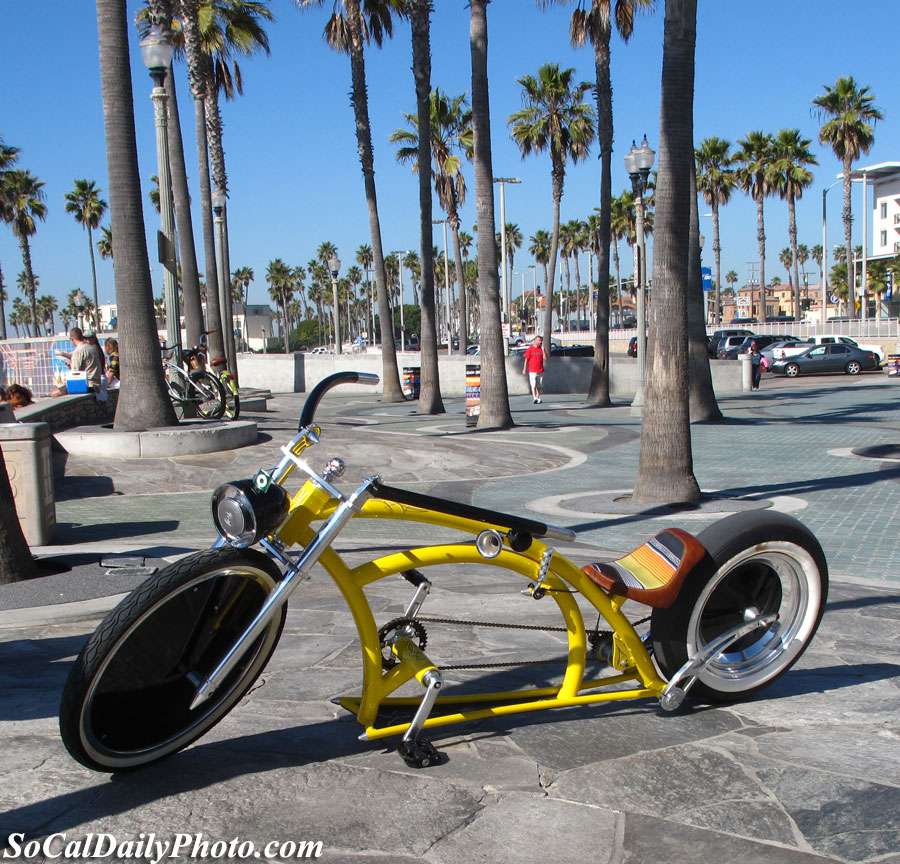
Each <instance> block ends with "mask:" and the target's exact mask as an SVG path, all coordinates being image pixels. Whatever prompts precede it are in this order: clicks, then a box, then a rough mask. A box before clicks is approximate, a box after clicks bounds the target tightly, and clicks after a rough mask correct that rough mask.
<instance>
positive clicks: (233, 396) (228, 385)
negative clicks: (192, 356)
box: [200, 330, 241, 420]
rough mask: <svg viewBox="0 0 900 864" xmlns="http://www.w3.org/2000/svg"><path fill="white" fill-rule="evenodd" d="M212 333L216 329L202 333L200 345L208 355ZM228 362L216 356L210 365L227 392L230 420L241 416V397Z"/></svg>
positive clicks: (226, 410) (223, 390)
mask: <svg viewBox="0 0 900 864" xmlns="http://www.w3.org/2000/svg"><path fill="white" fill-rule="evenodd" d="M210 333H215V330H204V331H203V333H201V334H200V347H201V350H203V351H204V352H206V355H208V354H209V341H208V339H207V337H208V336H209V335H210ZM226 363H227V361H226V360H225V358H224V357H214V358H212V359H211V360H210V361H209V365H210V367H211V368H212V370H213V372H212V374H213V375H215V376H216V377H218V379H219V381H220V382H221V384H222V392H223V393H224V394H225V412H224V416H225V417H227V418H228V419H229V420H237V418H238V417H240V416H241V397H240V395H239V394H238V387H237V383H236V382H235V380H234V375H232V374H231V371H230V370H229V369H228V366H227V365H226Z"/></svg>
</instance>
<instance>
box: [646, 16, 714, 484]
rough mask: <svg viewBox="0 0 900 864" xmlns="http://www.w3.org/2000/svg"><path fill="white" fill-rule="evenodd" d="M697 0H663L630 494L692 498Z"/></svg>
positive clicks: (693, 481)
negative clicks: (649, 281)
mask: <svg viewBox="0 0 900 864" xmlns="http://www.w3.org/2000/svg"><path fill="white" fill-rule="evenodd" d="M696 27H697V0H666V18H665V25H664V30H663V64H662V87H661V94H660V134H659V138H660V144H659V173H658V185H657V188H656V224H655V231H654V240H653V304H652V306H651V307H650V308H651V323H650V337H651V338H650V340H649V350H648V352H647V355H648V356H647V377H646V388H645V399H644V407H643V411H642V417H641V448H640V457H639V461H638V476H637V482H636V483H635V487H634V495H633V499H634V500H635V501H640V502H646V501H694V500H696V499H697V498H699V497H700V488H699V486H698V485H697V480H696V479H695V478H694V473H693V459H692V456H691V428H690V406H689V394H688V381H687V376H686V375H685V373H684V370H685V369H686V368H687V365H688V346H687V342H686V340H685V338H684V334H685V333H686V332H687V330H688V322H687V297H686V285H687V282H688V269H689V261H688V258H689V240H690V222H691V191H692V183H691V178H692V176H695V168H694V145H693V113H694V112H693V101H694V45H695V40H696Z"/></svg>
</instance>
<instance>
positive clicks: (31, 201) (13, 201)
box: [4, 168, 47, 326]
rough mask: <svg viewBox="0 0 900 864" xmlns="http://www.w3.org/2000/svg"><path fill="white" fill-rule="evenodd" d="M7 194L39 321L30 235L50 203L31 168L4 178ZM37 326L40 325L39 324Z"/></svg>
mask: <svg viewBox="0 0 900 864" xmlns="http://www.w3.org/2000/svg"><path fill="white" fill-rule="evenodd" d="M4 187H5V190H6V191H5V197H6V201H7V206H8V207H9V209H10V214H11V219H10V225H11V227H12V231H13V234H15V235H16V239H17V240H18V241H19V248H20V249H21V250H22V263H23V264H24V265H25V276H26V279H27V283H28V287H27V289H26V290H27V293H28V299H29V300H30V301H31V318H32V321H34V322H37V317H38V316H37V307H36V305H35V304H36V302H37V288H36V285H35V278H34V270H33V268H32V264H31V245H30V244H29V242H28V238H29V237H33V236H34V234H35V233H36V231H37V222H35V220H36V219H40V220H42V221H43V220H44V219H46V218H47V205H46V204H45V203H44V200H45V197H46V196H45V195H44V189H43V187H44V184H43V182H41V181H40V180H38V179H37V177H35V176H34V175H33V174H32V173H31V172H30V171H23V170H22V169H21V168H17V169H15V170H13V171H8V172H7V173H6V177H5V179H4ZM35 326H37V325H35Z"/></svg>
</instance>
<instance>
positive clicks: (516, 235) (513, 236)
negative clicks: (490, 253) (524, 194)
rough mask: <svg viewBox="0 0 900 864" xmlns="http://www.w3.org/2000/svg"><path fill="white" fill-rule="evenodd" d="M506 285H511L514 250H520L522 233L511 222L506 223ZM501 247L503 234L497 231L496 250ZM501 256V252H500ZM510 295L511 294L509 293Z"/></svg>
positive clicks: (514, 257)
mask: <svg viewBox="0 0 900 864" xmlns="http://www.w3.org/2000/svg"><path fill="white" fill-rule="evenodd" d="M505 228H506V268H507V273H506V280H507V281H506V284H507V285H511V284H512V274H513V270H515V269H516V267H515V261H516V249H521V248H522V231H521V229H520V228H519V226H518V225H516V224H515V223H513V222H507V223H506V226H505ZM502 247H503V234H502V233H501V232H500V231H498V232H497V248H498V249H501V250H502ZM501 254H502V252H501ZM510 293H512V292H510Z"/></svg>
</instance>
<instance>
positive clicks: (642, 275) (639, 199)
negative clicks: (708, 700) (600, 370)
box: [625, 135, 656, 414]
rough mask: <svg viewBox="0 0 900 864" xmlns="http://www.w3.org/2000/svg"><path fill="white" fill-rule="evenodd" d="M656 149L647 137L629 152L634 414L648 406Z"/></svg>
mask: <svg viewBox="0 0 900 864" xmlns="http://www.w3.org/2000/svg"><path fill="white" fill-rule="evenodd" d="M655 158H656V152H655V151H654V150H652V149H651V147H650V145H649V144H648V143H647V136H646V135H645V136H644V140H643V141H641V146H640V147H638V146H637V145H636V144H635V143H634V141H632V142H631V150H629V151H628V153H626V154H625V170H626V171H627V172H628V176H629V177H630V178H631V188H632V191H633V192H634V198H635V201H634V209H635V217H636V218H635V233H636V234H637V243H635V247H634V252H635V263H634V272H635V283H636V288H637V306H638V308H637V319H638V320H637V324H638V333H637V355H638V383H637V391H636V392H635V394H634V401H633V402H632V403H631V413H632V414H640V413H641V409H642V407H643V405H644V380H645V375H646V371H647V304H646V296H645V292H646V289H647V247H646V244H645V243H644V192H646V191H647V179H648V178H649V176H650V169H651V168H652V167H653V160H654V159H655Z"/></svg>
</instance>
